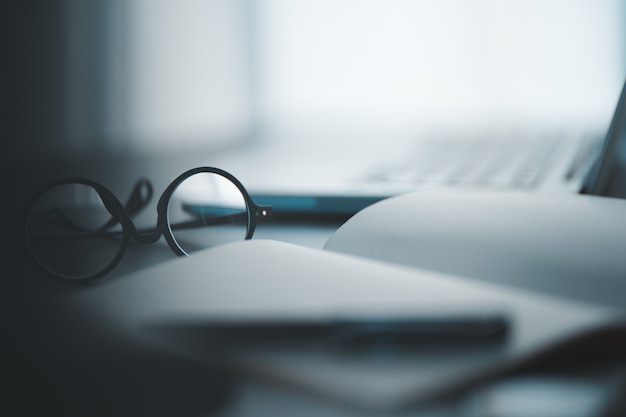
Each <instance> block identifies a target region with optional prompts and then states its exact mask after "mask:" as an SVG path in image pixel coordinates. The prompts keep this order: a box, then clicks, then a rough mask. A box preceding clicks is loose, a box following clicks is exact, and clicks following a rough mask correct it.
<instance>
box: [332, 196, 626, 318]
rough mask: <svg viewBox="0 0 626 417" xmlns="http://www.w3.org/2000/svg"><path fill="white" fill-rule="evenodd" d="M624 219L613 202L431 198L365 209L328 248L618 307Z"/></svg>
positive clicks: (625, 206) (624, 278) (624, 289)
mask: <svg viewBox="0 0 626 417" xmlns="http://www.w3.org/2000/svg"><path fill="white" fill-rule="evenodd" d="M625 216H626V200H623V199H616V198H608V197H598V196H590V195H546V194H536V193H532V194H531V193H523V192H478V191H471V190H465V191H462V190H454V191H453V192H450V191H444V190H440V191H434V190H433V191H424V192H418V193H413V194H407V195H404V196H400V197H395V198H391V199H387V200H384V201H382V202H379V203H376V204H374V205H372V206H370V207H367V208H366V209H364V210H362V211H361V212H359V213H357V214H356V215H355V216H353V217H352V218H351V219H350V220H348V221H347V222H346V223H345V224H344V225H343V226H341V227H340V228H339V230H338V231H336V232H335V233H334V235H333V236H331V237H330V239H329V240H328V241H327V243H326V245H325V247H324V249H326V250H329V251H334V252H340V253H345V254H351V255H357V256H360V257H365V258H369V259H377V260H382V261H386V262H391V263H396V264H402V265H408V266H412V267H417V268H420V269H422V270H432V271H438V272H443V273H447V274H453V275H457V276H463V277H466V278H472V279H475V280H480V281H483V282H491V283H494V284H498V285H502V284H504V285H507V286H512V287H516V288H524V289H529V290H534V291H537V292H539V293H542V294H550V295H552V296H558V297H566V298H568V299H572V300H577V301H583V302H590V303H594V304H596V305H600V306H607V307H617V308H622V307H623V306H624V305H626V262H625V261H624V259H625V255H624V254H625V253H626V221H624V218H625Z"/></svg>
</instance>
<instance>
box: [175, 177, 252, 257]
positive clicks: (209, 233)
mask: <svg viewBox="0 0 626 417" xmlns="http://www.w3.org/2000/svg"><path fill="white" fill-rule="evenodd" d="M167 221H168V224H169V228H170V231H171V235H172V237H173V239H174V242H175V243H176V245H177V246H178V247H179V249H180V250H182V251H183V252H184V253H186V254H189V253H191V252H195V251H197V250H201V249H205V248H209V247H212V246H215V245H220V244H224V243H229V242H234V241H238V240H243V239H245V237H246V235H247V232H248V224H249V217H248V208H247V205H246V200H245V198H244V196H243V194H242V193H241V191H240V190H239V188H237V186H236V185H235V184H234V183H233V182H232V181H230V180H229V179H228V178H226V177H223V176H222V175H219V174H216V173H212V172H200V173H197V174H194V175H192V176H190V177H189V178H187V179H185V180H184V181H183V182H182V183H181V184H180V185H178V187H176V189H175V190H174V191H173V193H172V195H171V197H170V199H169V202H168V204H167Z"/></svg>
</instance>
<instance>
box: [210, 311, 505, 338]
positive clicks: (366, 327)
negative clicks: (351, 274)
mask: <svg viewBox="0 0 626 417" xmlns="http://www.w3.org/2000/svg"><path fill="white" fill-rule="evenodd" d="M202 327H203V328H204V330H205V331H206V332H207V333H206V334H207V336H209V337H211V338H213V339H216V340H218V341H221V342H226V343H255V342H261V343H263V342H281V343H288V342H298V341H300V342H311V341H323V342H335V343H347V344H356V345H360V344H376V343H386V344H410V343H422V344H438V343H444V344H446V345H449V344H454V343H485V342H488V343H493V342H499V341H502V340H504V339H505V337H506V335H507V333H508V330H509V320H508V317H507V316H506V315H505V314H503V313H500V312H492V311H470V312H467V313H443V312H441V313H435V314H425V315H415V316H410V315H401V316H393V315H391V316H389V315H385V316H379V317H377V316H361V317H358V316H356V315H352V316H345V317H335V318H332V319H326V320H306V319H265V320H262V319H255V320H247V321H246V320H223V321H219V320H218V321H214V322H209V323H207V322H205V323H204V324H203V326H202Z"/></svg>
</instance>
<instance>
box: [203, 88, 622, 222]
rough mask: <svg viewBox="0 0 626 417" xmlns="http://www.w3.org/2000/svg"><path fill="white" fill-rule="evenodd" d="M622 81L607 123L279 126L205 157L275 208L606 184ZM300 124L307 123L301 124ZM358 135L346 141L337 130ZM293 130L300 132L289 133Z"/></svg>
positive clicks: (583, 189)
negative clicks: (430, 193)
mask: <svg viewBox="0 0 626 417" xmlns="http://www.w3.org/2000/svg"><path fill="white" fill-rule="evenodd" d="M624 95H625V92H624V89H623V90H622V92H621V95H620V98H619V100H618V104H617V108H616V110H615V112H614V115H613V119H612V122H611V124H610V127H609V129H608V133H607V132H598V131H585V130H577V129H573V128H572V129H567V128H565V129H563V128H559V129H556V128H550V127H535V126H533V127H528V126H503V127H494V126H489V127H487V128H484V129H478V128H475V129H465V130H460V131H456V132H455V131H454V130H452V129H451V130H450V131H448V132H446V131H443V130H437V131H431V132H428V131H421V132H389V131H376V130H374V129H368V128H367V127H365V126H364V127H363V128H362V129H361V130H360V131H358V130H351V131H344V132H341V131H339V132H338V131H336V130H333V131H332V133H330V132H329V131H330V130H331V129H329V130H325V128H323V127H319V126H318V127H316V128H311V129H298V128H293V129H290V128H289V127H282V128H280V129H273V130H267V131H265V132H262V133H260V134H259V136H261V137H262V139H261V140H258V141H257V142H258V145H257V146H255V145H252V146H246V147H245V148H243V149H239V150H237V151H235V152H233V153H232V154H226V155H220V156H219V157H218V158H217V159H216V160H210V161H209V163H211V164H218V166H220V167H223V168H224V169H226V170H228V171H230V172H231V173H233V174H234V175H235V176H236V177H238V178H239V179H240V180H241V181H242V182H243V183H244V184H245V185H246V188H247V189H248V191H249V192H250V194H251V195H252V197H253V199H254V200H255V201H256V202H258V203H259V204H271V205H272V206H273V207H274V211H275V213H277V214H291V215H301V214H302V215H351V214H354V213H356V212H358V211H359V210H361V209H363V208H364V207H366V206H368V205H370V204H373V203H374V202H377V201H379V200H382V199H385V198H388V197H391V196H394V195H399V194H404V193H408V192H412V191H417V190H424V189H430V188H441V187H462V188H476V189H505V190H519V191H523V192H547V193H588V194H598V195H601V194H611V193H615V192H617V193H618V194H619V191H610V190H609V188H611V189H615V188H616V187H615V184H613V183H611V181H609V179H610V178H615V177H616V175H618V174H620V172H621V171H623V170H624V166H625V164H626V137H625V136H626V134H625V133H624V132H625V130H626V110H625V109H624V101H625V99H624ZM303 130H306V131H305V132H303ZM347 135H351V136H357V137H359V141H358V142H357V145H355V142H354V141H343V140H341V139H342V137H344V136H347ZM295 136H297V139H298V140H292V139H294V138H295Z"/></svg>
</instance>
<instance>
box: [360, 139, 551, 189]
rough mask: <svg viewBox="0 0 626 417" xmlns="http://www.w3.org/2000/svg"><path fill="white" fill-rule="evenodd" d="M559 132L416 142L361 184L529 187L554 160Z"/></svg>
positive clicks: (535, 184) (536, 182) (542, 175)
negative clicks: (526, 137)
mask: <svg viewBox="0 0 626 417" xmlns="http://www.w3.org/2000/svg"><path fill="white" fill-rule="evenodd" d="M559 142H560V137H559V136H556V135H554V136H551V137H542V138H541V139H540V140H539V139H537V140H534V141H529V140H524V141H515V142H513V141H499V140H496V139H479V140H474V141H460V140H453V139H442V140H437V141H434V140H433V141H425V142H424V143H420V144H419V146H418V147H417V148H416V149H415V151H414V152H412V153H410V154H409V156H408V157H404V158H403V160H401V161H396V162H391V163H387V164H385V165H379V166H377V167H375V168H373V169H372V170H371V171H370V172H369V173H368V174H366V175H365V176H364V177H363V180H364V182H367V183H409V184H413V185H416V186H418V185H444V184H445V185H467V186H491V187H508V188H511V187H515V188H534V187H537V186H538V185H539V184H540V183H541V180H542V179H543V177H544V175H545V173H546V172H547V170H548V167H549V166H550V163H551V162H552V161H553V160H554V155H555V151H556V149H557V146H558V144H559Z"/></svg>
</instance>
